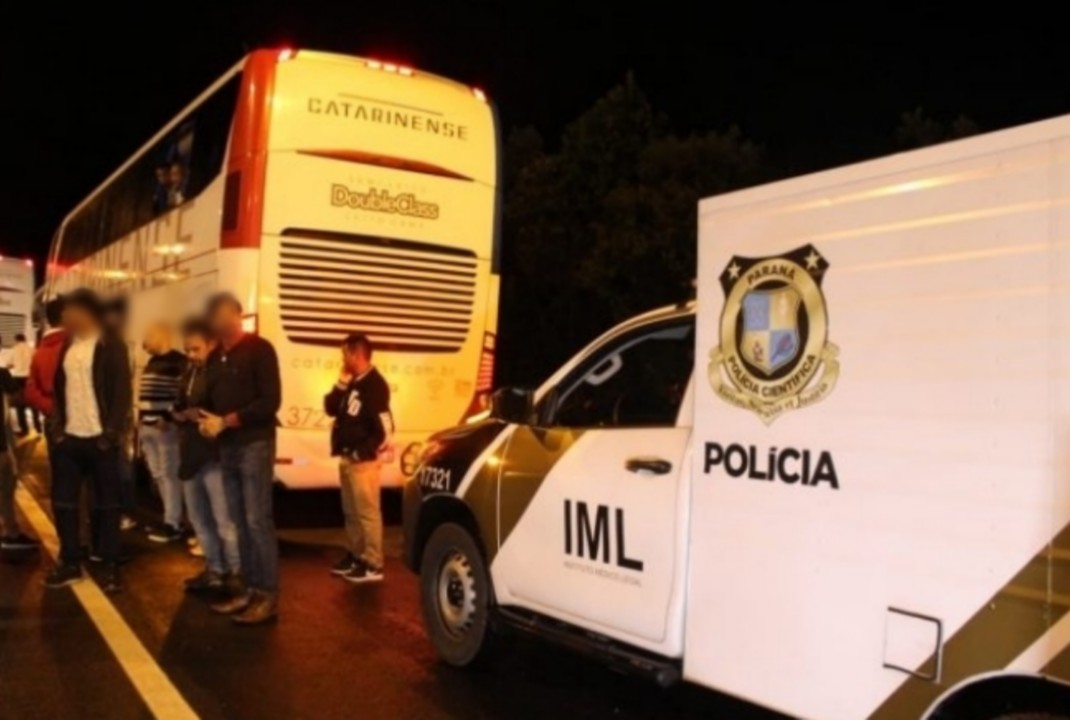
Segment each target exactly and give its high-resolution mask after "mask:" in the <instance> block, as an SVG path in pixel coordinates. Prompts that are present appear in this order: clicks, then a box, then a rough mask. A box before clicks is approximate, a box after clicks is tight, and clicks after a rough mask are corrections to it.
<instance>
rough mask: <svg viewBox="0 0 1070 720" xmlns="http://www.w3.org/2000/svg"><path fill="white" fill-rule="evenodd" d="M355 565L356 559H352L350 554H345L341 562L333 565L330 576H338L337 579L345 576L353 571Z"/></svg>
mask: <svg viewBox="0 0 1070 720" xmlns="http://www.w3.org/2000/svg"><path fill="white" fill-rule="evenodd" d="M356 565H357V559H356V558H355V557H353V554H352V553H346V554H345V556H344V557H342V559H341V560H339V561H338V562H336V563H335V564H334V567H332V568H331V575H338V576H339V577H341V576H343V575H347V574H349V573H350V572H352V571H353V568H355V567H356Z"/></svg>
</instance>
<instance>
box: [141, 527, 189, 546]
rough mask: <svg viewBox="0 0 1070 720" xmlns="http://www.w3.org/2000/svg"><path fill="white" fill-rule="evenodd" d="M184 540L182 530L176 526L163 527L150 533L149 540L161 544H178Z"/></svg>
mask: <svg viewBox="0 0 1070 720" xmlns="http://www.w3.org/2000/svg"><path fill="white" fill-rule="evenodd" d="M182 538H183V534H182V530H181V529H180V528H176V527H175V526H174V525H161V526H160V527H158V528H156V529H155V530H153V531H152V532H150V533H149V540H150V541H152V542H154V543H160V544H164V543H173V542H178V541H179V540H181V539H182Z"/></svg>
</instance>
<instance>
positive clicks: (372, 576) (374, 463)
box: [323, 333, 394, 584]
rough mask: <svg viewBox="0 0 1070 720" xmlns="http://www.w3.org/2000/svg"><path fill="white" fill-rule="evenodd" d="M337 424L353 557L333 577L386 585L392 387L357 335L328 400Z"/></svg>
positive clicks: (336, 449)
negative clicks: (384, 473)
mask: <svg viewBox="0 0 1070 720" xmlns="http://www.w3.org/2000/svg"><path fill="white" fill-rule="evenodd" d="M323 405H324V410H325V411H326V413H327V415H328V416H329V417H332V418H334V427H332V428H331V454H332V455H335V456H337V457H338V458H340V460H339V475H340V478H339V479H340V481H341V486H342V510H343V512H344V514H345V519H346V539H347V542H348V545H349V552H347V553H346V554H345V556H344V557H343V558H342V559H341V560H339V561H338V563H337V564H336V565H335V566H334V567H333V568H332V569H331V573H333V574H334V575H338V576H339V577H341V578H342V579H344V580H346V581H348V582H351V583H357V584H360V583H371V582H381V581H382V579H383V517H382V514H381V512H380V510H379V469H380V468H379V452H380V451H381V450H382V449H383V447H384V446H385V445H386V444H387V442H388V441H389V439H390V435H391V434H392V433H393V431H394V421H393V418H392V416H391V414H390V386H388V385H387V384H386V380H384V379H383V376H382V375H380V374H379V371H378V370H376V369H375V366H374V365H372V343H371V340H369V339H368V338H367V336H365V335H361V334H360V333H353V334H351V335H349V337H347V338H346V339H345V341H344V342H343V343H342V374H341V376H340V377H339V378H338V382H337V384H335V386H334V387H333V388H332V389H331V391H330V392H329V393H327V396H326V397H325V398H324V399H323Z"/></svg>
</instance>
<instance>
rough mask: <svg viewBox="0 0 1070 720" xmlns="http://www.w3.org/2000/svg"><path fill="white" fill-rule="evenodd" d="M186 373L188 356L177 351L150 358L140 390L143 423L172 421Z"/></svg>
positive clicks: (143, 373)
mask: <svg viewBox="0 0 1070 720" xmlns="http://www.w3.org/2000/svg"><path fill="white" fill-rule="evenodd" d="M185 371H186V356H185V355H183V354H182V353H180V352H178V351H177V350H171V351H170V352H167V353H164V354H163V355H153V356H152V357H151V358H149V362H148V364H147V365H145V369H144V370H143V371H142V373H141V384H140V386H139V388H138V396H137V409H138V414H139V415H140V417H141V422H143V423H146V424H149V425H152V424H154V423H157V422H159V421H160V420H161V419H163V420H169V419H170V417H171V411H172V410H173V409H174V407H175V402H177V400H178V393H179V384H180V381H181V378H182V374H183V373H184V372H185Z"/></svg>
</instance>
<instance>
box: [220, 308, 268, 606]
mask: <svg viewBox="0 0 1070 720" xmlns="http://www.w3.org/2000/svg"><path fill="white" fill-rule="evenodd" d="M208 318H209V321H210V323H211V326H212V331H213V332H214V333H215V335H216V338H217V339H218V341H219V346H218V347H217V348H216V350H215V352H213V353H212V355H211V357H210V358H209V361H208V390H207V395H206V397H207V403H206V404H207V408H206V409H205V410H202V411H201V413H200V415H201V423H200V426H201V433H202V434H203V435H205V436H207V437H213V438H218V439H219V462H220V466H221V467H222V469H223V484H224V487H225V488H226V492H227V502H228V504H229V506H230V507H231V508H232V512H233V513H234V516H235V519H236V520H237V523H238V540H239V544H240V547H241V568H242V574H243V575H244V576H245V584H246V591H245V592H244V593H242V594H240V595H238V596H236V597H234V598H231V599H230V600H228V601H226V602H222V603H218V604H216V605H213V606H212V609H213V610H215V611H216V612H219V613H223V614H227V615H231V616H232V617H233V619H234V622H236V623H238V624H242V625H260V624H263V623H267V622H271V621H272V620H274V619H275V618H276V616H277V615H278V595H279V546H278V539H277V538H276V537H275V518H274V511H273V508H272V491H273V483H274V480H275V425H276V422H277V419H276V416H277V415H278V412H279V406H280V405H281V404H282V382H281V379H280V377H279V358H278V355H277V354H276V353H275V348H274V347H272V345H271V343H269V342H268V341H267V340H264V339H263V338H261V337H258V336H256V335H251V334H246V333H245V331H244V330H243V329H242V306H241V303H240V302H239V301H238V299H237V298H236V297H234V296H233V295H230V294H227V293H223V294H219V295H216V296H215V297H213V298H212V299H211V300H210V301H209V303H208Z"/></svg>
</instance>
